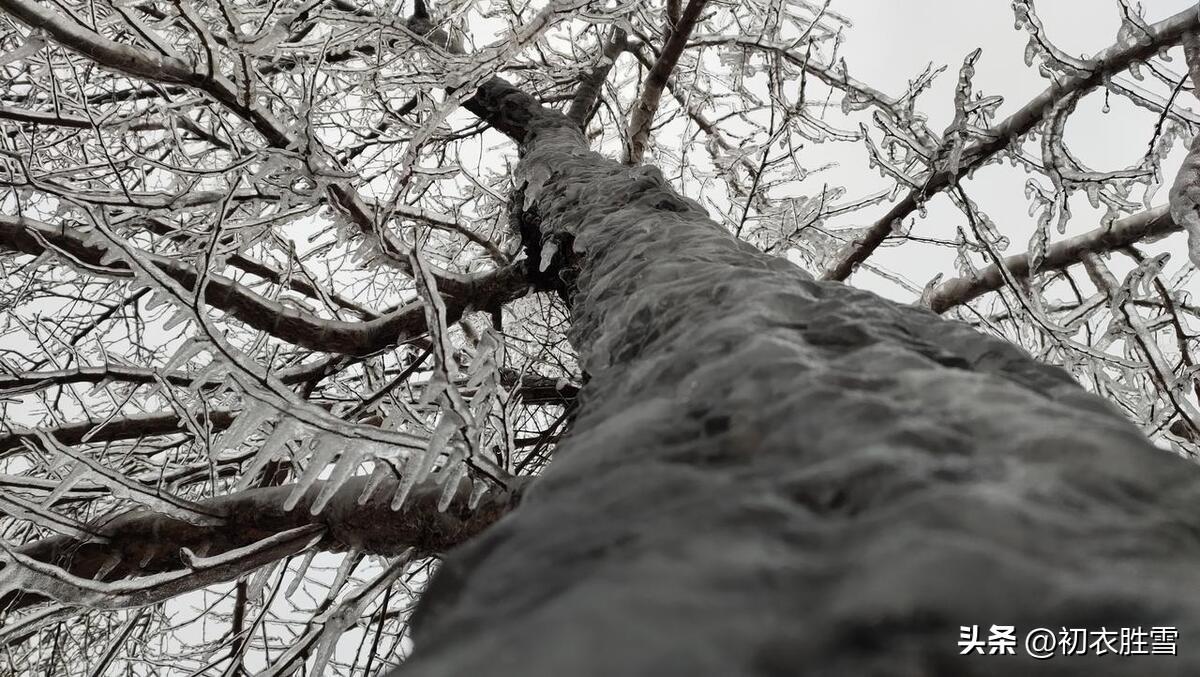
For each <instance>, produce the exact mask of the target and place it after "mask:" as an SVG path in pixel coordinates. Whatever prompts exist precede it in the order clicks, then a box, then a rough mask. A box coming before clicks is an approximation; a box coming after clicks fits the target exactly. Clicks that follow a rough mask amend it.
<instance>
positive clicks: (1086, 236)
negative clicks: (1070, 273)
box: [924, 206, 1180, 313]
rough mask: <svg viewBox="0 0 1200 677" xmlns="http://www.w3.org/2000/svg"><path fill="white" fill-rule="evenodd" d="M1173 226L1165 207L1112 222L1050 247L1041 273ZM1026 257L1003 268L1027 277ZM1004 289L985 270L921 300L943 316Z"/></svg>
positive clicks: (995, 271)
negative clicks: (957, 307) (947, 312)
mask: <svg viewBox="0 0 1200 677" xmlns="http://www.w3.org/2000/svg"><path fill="white" fill-rule="evenodd" d="M1179 230H1180V227H1179V224H1178V223H1176V222H1175V221H1174V220H1173V219H1172V218H1171V214H1170V210H1169V209H1168V208H1167V207H1166V206H1161V207H1155V208H1154V209H1149V210H1147V211H1144V212H1141V213H1140V214H1134V215H1133V216H1130V217H1127V218H1124V219H1121V220H1119V221H1115V222H1113V224H1112V225H1110V226H1108V227H1106V228H1097V229H1096V230H1092V231H1088V232H1086V233H1083V234H1081V235H1076V236H1074V237H1069V238H1067V239H1065V240H1061V241H1059V242H1056V243H1054V244H1053V245H1051V246H1050V247H1048V248H1047V250H1046V258H1045V260H1044V261H1043V262H1042V268H1041V269H1042V270H1061V269H1063V268H1067V267H1069V266H1072V265H1075V264H1077V263H1081V262H1082V261H1083V258H1084V257H1085V256H1087V255H1088V254H1100V253H1104V252H1110V251H1115V250H1118V249H1121V248H1123V247H1128V246H1129V245H1131V244H1134V243H1136V242H1140V241H1142V240H1147V239H1154V238H1158V237H1162V236H1164V235H1169V234H1171V233H1175V232H1178V231H1179ZM1029 259H1030V257H1029V254H1028V253H1024V254H1017V255H1015V256H1010V257H1008V258H1006V259H1004V268H1005V269H1007V270H1008V272H1009V273H1010V274H1011V275H1012V276H1013V277H1016V278H1022V277H1027V276H1028V275H1029ZM1003 286H1004V273H1003V271H1002V270H1001V269H1000V268H998V267H996V266H994V265H993V266H988V267H987V268H984V269H983V270H981V271H979V273H978V274H977V275H975V276H973V277H956V278H954V279H952V280H946V281H945V282H943V283H941V284H939V285H938V286H937V287H935V288H934V290H933V292H932V293H931V294H930V295H929V296H927V297H926V298H925V299H924V303H925V305H927V306H928V307H929V309H930V310H932V311H933V312H935V313H944V312H946V311H947V310H950V309H951V308H953V307H955V306H959V305H962V304H964V303H967V302H969V301H972V300H974V299H977V298H979V297H980V296H983V295H984V294H986V293H988V292H991V291H996V290H997V289H1000V288H1001V287H1003Z"/></svg>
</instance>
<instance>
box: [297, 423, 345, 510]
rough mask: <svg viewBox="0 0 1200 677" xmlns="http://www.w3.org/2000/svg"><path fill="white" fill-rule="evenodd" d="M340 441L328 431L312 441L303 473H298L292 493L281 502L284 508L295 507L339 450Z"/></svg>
mask: <svg viewBox="0 0 1200 677" xmlns="http://www.w3.org/2000/svg"><path fill="white" fill-rule="evenodd" d="M341 441H342V440H341V438H339V437H338V436H336V435H333V434H330V433H326V434H324V435H321V436H319V437H317V439H316V440H314V441H313V451H312V453H311V454H310V455H309V457H308V465H307V466H305V468H304V473H303V474H302V475H300V479H298V480H296V486H295V488H293V489H292V493H291V494H289V495H288V497H287V500H286V501H284V502H283V509H284V510H294V509H295V508H296V504H297V503H299V502H300V499H301V498H303V497H304V495H305V494H307V493H308V490H309V489H310V488H312V485H313V484H314V483H316V481H317V478H319V477H320V476H321V472H322V471H323V470H325V468H326V467H328V466H329V464H330V462H332V461H333V457H334V456H336V455H337V453H338V452H339V451H341Z"/></svg>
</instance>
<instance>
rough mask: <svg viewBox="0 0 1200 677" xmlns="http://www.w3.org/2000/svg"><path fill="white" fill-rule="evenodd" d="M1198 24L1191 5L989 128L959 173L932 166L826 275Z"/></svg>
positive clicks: (841, 270)
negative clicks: (1069, 102) (1054, 112)
mask: <svg viewBox="0 0 1200 677" xmlns="http://www.w3.org/2000/svg"><path fill="white" fill-rule="evenodd" d="M1197 27H1200V16H1198V15H1197V12H1196V9H1195V8H1194V7H1193V8H1189V9H1186V10H1184V11H1182V12H1179V13H1178V14H1176V15H1174V16H1172V17H1170V18H1167V19H1164V20H1163V21H1160V22H1158V23H1156V24H1153V25H1152V26H1150V27H1149V28H1148V30H1147V31H1146V39H1145V40H1139V41H1138V42H1137V43H1135V44H1133V45H1128V46H1126V45H1121V44H1117V45H1113V46H1111V47H1109V48H1108V49H1106V50H1104V51H1103V52H1101V53H1100V54H1098V55H1097V56H1096V57H1095V58H1094V59H1092V60H1091V61H1090V62H1088V64H1089V66H1090V70H1087V71H1084V72H1081V73H1079V74H1077V75H1072V76H1070V77H1065V78H1063V79H1062V80H1060V81H1057V82H1055V83H1054V84H1053V85H1051V86H1050V87H1049V88H1047V89H1046V90H1045V91H1043V92H1042V93H1041V94H1039V95H1038V96H1036V97H1035V98H1034V99H1033V100H1032V101H1030V102H1029V103H1027V104H1025V106H1023V107H1022V108H1021V109H1020V110H1018V111H1017V112H1015V113H1013V114H1012V115H1010V116H1009V117H1008V118H1007V119H1005V120H1004V121H1003V122H1001V123H1000V124H998V125H996V126H995V127H992V128H991V129H989V130H987V131H986V132H983V136H984V137H985V139H986V140H984V141H980V142H978V143H976V144H975V145H973V146H971V147H970V148H968V149H966V151H965V152H964V153H963V160H962V162H961V163H960V166H959V167H958V168H957V171H954V172H951V171H950V170H949V168H938V167H932V168H930V171H931V174H930V175H929V177H928V178H927V179H926V180H925V183H924V185H923V186H921V187H920V188H918V189H914V190H912V191H910V192H909V193H908V195H906V196H905V197H904V199H903V200H901V201H900V202H899V203H897V204H896V205H895V206H893V207H892V208H891V209H890V210H889V211H888V213H887V214H885V215H884V216H883V218H881V219H879V220H878V221H876V222H875V223H874V224H873V225H872V226H871V227H870V228H869V229H868V230H867V231H866V232H865V233H864V234H863V235H861V236H859V237H858V238H856V239H855V241H853V242H851V243H850V244H849V245H848V246H847V247H845V248H844V249H843V250H842V252H841V253H840V254H839V255H838V257H837V259H836V260H835V261H834V263H833V264H832V265H831V266H830V267H829V269H828V270H827V271H826V272H825V275H824V279H826V280H839V281H841V280H845V279H846V278H848V277H850V274H851V273H853V272H854V269H855V268H856V267H858V265H859V264H861V263H862V262H863V261H866V260H867V258H868V257H870V256H871V254H872V253H874V252H875V250H876V249H877V248H879V245H880V244H882V243H883V241H884V240H885V239H886V238H887V237H888V235H890V234H891V233H892V231H893V224H895V223H897V222H899V221H901V220H902V219H904V218H905V217H906V216H908V215H909V214H911V213H912V212H913V211H915V210H916V209H917V208H919V207H920V205H921V204H922V203H924V202H925V201H926V200H928V198H929V197H930V196H931V195H933V194H934V193H937V192H939V191H941V190H943V189H945V188H946V187H948V186H950V185H951V184H952V183H954V182H956V181H957V180H958V179H959V177H961V176H963V175H964V174H967V173H968V172H970V171H971V170H973V169H975V168H976V167H978V166H980V165H981V164H983V162H984V161H986V160H987V159H988V158H990V157H991V156H993V155H995V154H996V153H998V152H1000V151H1002V150H1004V149H1005V148H1008V147H1009V146H1011V145H1012V144H1013V143H1014V142H1015V141H1016V140H1017V139H1018V138H1019V137H1020V136H1021V135H1023V134H1025V133H1027V132H1028V131H1029V130H1031V129H1033V127H1034V126H1035V125H1037V124H1038V123H1039V122H1041V121H1042V119H1043V118H1045V116H1046V114H1047V113H1048V112H1049V111H1050V109H1051V108H1052V107H1053V106H1054V104H1056V103H1057V102H1058V101H1060V100H1061V99H1063V98H1064V97H1066V96H1068V95H1072V94H1076V93H1086V92H1089V91H1091V90H1093V89H1095V88H1096V87H1098V86H1100V85H1101V84H1103V82H1104V80H1105V79H1106V78H1108V77H1110V76H1111V75H1113V74H1114V73H1118V72H1120V71H1122V70H1125V69H1126V68H1128V67H1129V64H1130V63H1132V62H1134V61H1144V60H1146V59H1149V58H1151V57H1153V56H1154V55H1155V54H1157V53H1158V52H1159V50H1161V49H1163V48H1164V47H1167V46H1170V45H1173V44H1175V43H1176V42H1178V41H1179V40H1180V39H1181V38H1182V37H1183V35H1184V33H1186V32H1188V31H1193V30H1196V29H1197Z"/></svg>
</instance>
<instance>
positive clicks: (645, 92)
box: [625, 0, 705, 165]
mask: <svg viewBox="0 0 1200 677" xmlns="http://www.w3.org/2000/svg"><path fill="white" fill-rule="evenodd" d="M704 5H705V0H688V4H687V6H686V7H685V8H684V9H683V13H682V14H681V15H680V16H679V20H678V21H677V22H676V23H675V25H674V26H671V27H670V31H671V32H670V37H668V38H667V42H666V44H664V45H663V48H662V52H661V53H659V55H658V61H656V62H655V63H654V67H653V68H651V69H650V74H649V75H647V76H646V82H645V84H644V85H643V86H642V93H641V96H639V97H638V100H637V103H635V104H634V105H633V111H632V112H631V113H630V115H629V129H628V130H627V131H626V135H625V136H626V139H627V145H626V147H625V164H627V165H636V164H641V162H642V158H643V157H644V156H645V154H646V146H647V145H649V143H650V126H651V124H652V123H653V122H654V114H655V113H657V112H658V104H659V102H660V101H661V100H662V94H663V89H664V88H666V86H667V80H668V79H670V77H671V72H672V71H674V70H675V65H676V64H677V63H679V57H680V56H681V55H682V54H683V50H684V48H685V47H687V42H688V37H689V36H691V34H692V30H693V29H694V28H695V27H696V23H697V22H698V21H699V20H700V13H701V12H702V11H703V10H704Z"/></svg>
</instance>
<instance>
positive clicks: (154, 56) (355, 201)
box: [0, 0, 502, 293]
mask: <svg viewBox="0 0 1200 677" xmlns="http://www.w3.org/2000/svg"><path fill="white" fill-rule="evenodd" d="M0 9H2V10H5V11H7V12H8V13H9V14H11V15H12V16H13V17H15V18H17V19H18V20H20V21H22V22H23V23H25V24H26V25H28V26H29V27H31V28H34V29H38V30H43V31H45V32H46V34H47V35H49V36H50V37H51V38H53V39H54V40H55V41H57V42H58V43H59V44H61V45H62V46H64V47H66V48H67V49H69V50H72V51H75V52H78V53H80V54H82V55H84V56H86V57H88V58H90V59H92V60H93V61H95V62H96V63H97V64H98V65H100V66H102V67H104V68H107V69H110V70H114V71H117V72H120V73H125V74H127V75H132V76H135V77H137V78H140V79H143V80H147V81H149V82H157V83H167V84H179V85H184V86H187V87H191V88H193V89H196V90H199V91H201V92H204V93H206V94H208V95H209V96H211V97H212V98H213V99H215V100H216V101H217V102H218V103H220V104H221V105H222V106H224V107H225V108H227V109H228V110H229V111H231V112H232V113H233V114H235V115H237V116H238V117H240V118H241V119H243V120H244V121H245V122H247V123H249V124H250V125H251V126H252V127H253V128H254V130H255V131H256V132H258V133H259V134H260V135H261V136H262V138H263V140H264V141H265V142H266V143H267V145H268V146H270V147H272V148H275V149H278V150H283V151H289V152H292V151H294V150H295V149H296V148H308V147H310V146H312V145H314V144H315V145H319V144H320V141H319V139H317V138H316V137H313V136H311V135H309V136H305V135H304V134H303V133H301V132H298V131H296V130H293V129H291V128H289V127H288V125H286V124H284V123H283V122H282V121H281V120H280V119H279V118H278V117H276V116H275V115H274V114H272V113H271V111H270V110H268V109H267V108H265V107H264V106H262V105H259V104H258V103H257V102H256V101H254V100H252V99H250V98H248V97H246V96H244V93H243V92H242V91H241V90H240V89H239V88H238V86H237V85H236V84H235V83H234V82H233V81H231V80H230V79H229V78H227V77H225V76H224V75H221V74H219V73H216V72H211V69H210V70H209V71H206V72H201V71H198V70H195V69H193V68H192V67H191V66H190V65H189V64H187V63H185V62H184V61H182V60H180V59H177V58H174V57H169V56H163V55H161V54H158V53H155V52H151V51H148V50H143V49H139V48H138V47H135V46H133V45H126V44H122V43H118V42H114V41H112V40H108V39H106V38H104V37H103V36H101V35H99V34H97V33H95V32H93V31H91V30H88V29H86V28H84V27H83V26H81V25H79V24H78V23H75V22H73V21H71V20H69V19H67V18H65V17H63V16H61V15H60V14H59V13H57V12H55V11H54V10H50V9H46V8H44V7H41V6H40V5H38V4H37V3H35V2H30V1H29V0H0ZM210 65H211V64H210ZM309 156H310V157H309V158H308V160H309V162H310V164H312V165H313V166H312V169H313V170H314V171H315V172H316V173H321V174H329V175H335V176H336V175H338V174H339V173H341V171H342V170H341V167H339V166H336V165H331V164H330V163H331V162H332V160H330V158H332V157H333V155H332V154H331V153H329V152H328V151H327V150H325V149H324V148H318V149H317V151H316V152H313V151H312V150H310V152H309ZM328 197H329V202H330V204H331V205H332V206H333V207H335V208H336V209H337V210H338V211H340V212H342V213H343V214H345V215H346V216H347V217H348V218H349V219H350V221H351V222H352V223H353V224H354V225H355V226H357V227H358V228H359V229H360V230H361V231H362V232H363V233H364V234H366V235H367V236H369V237H373V238H375V239H376V240H377V242H378V243H379V246H380V249H381V251H382V253H383V255H384V257H385V259H386V260H387V261H388V262H389V263H390V264H391V265H393V266H395V267H396V268H398V269H400V270H401V271H403V272H405V273H406V274H410V275H411V274H412V270H411V269H410V268H409V265H408V261H407V258H406V257H405V256H404V255H403V254H402V252H403V251H405V248H404V247H403V246H402V245H401V243H400V242H399V241H398V240H397V238H396V237H395V236H394V235H393V234H392V233H391V232H389V231H388V230H387V229H386V226H387V224H386V223H381V222H380V219H378V218H377V214H376V213H375V212H376V210H375V209H372V207H371V206H369V205H368V204H367V203H366V202H365V201H364V200H363V198H362V196H360V195H359V194H358V191H357V190H355V189H354V188H353V187H352V186H350V185H348V184H346V183H344V182H332V183H330V185H329V187H328ZM416 211H419V210H416ZM390 213H392V214H395V215H399V216H402V217H411V218H416V219H419V220H422V221H425V222H429V221H430V219H432V223H431V225H433V226H434V227H438V228H441V229H447V230H455V231H457V232H459V233H460V234H465V233H466V232H467V230H466V229H465V228H463V227H462V226H460V225H459V224H457V223H454V222H452V221H449V222H444V221H445V220H444V219H440V218H436V217H434V216H433V215H431V214H428V213H417V214H408V213H406V207H405V206H404V205H396V206H394V207H393V209H392V210H391V212H390ZM468 237H469V239H471V240H472V241H474V242H476V243H477V244H480V245H481V246H483V247H484V248H485V249H487V250H488V252H489V254H490V255H492V256H493V257H495V256H497V255H500V256H502V254H500V253H499V251H498V250H497V249H495V247H494V245H493V246H491V247H489V246H488V245H490V244H491V243H488V242H487V241H486V240H484V239H483V238H480V237H478V236H474V234H471V236H468ZM485 243H486V244H485ZM435 276H436V278H437V282H438V288H439V289H441V290H442V291H444V292H449V293H455V292H457V291H464V286H463V285H464V284H468V285H469V281H468V280H465V279H464V278H463V276H461V275H457V274H454V273H450V272H447V271H441V270H439V271H436V272H435Z"/></svg>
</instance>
